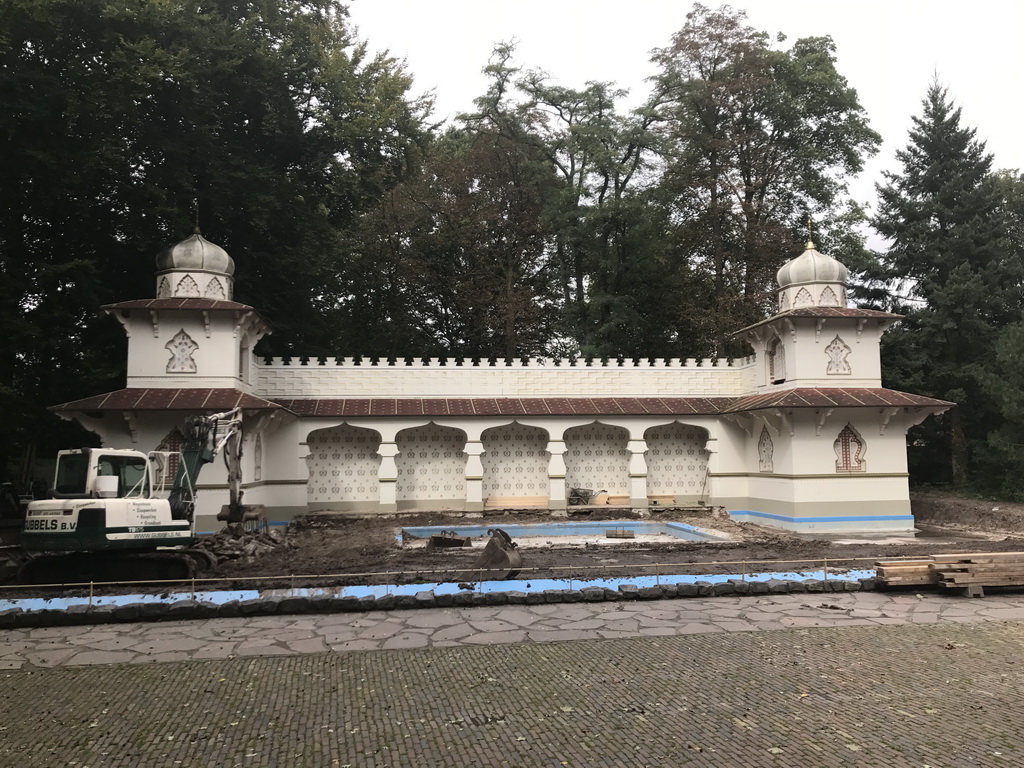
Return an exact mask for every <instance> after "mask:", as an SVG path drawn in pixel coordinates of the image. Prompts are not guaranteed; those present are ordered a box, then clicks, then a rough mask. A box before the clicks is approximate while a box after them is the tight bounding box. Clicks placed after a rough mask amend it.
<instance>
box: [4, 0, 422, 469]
mask: <svg viewBox="0 0 1024 768" xmlns="http://www.w3.org/2000/svg"><path fill="white" fill-rule="evenodd" d="M409 86H410V80H409V78H408V76H407V75H406V74H405V73H404V72H403V71H402V69H401V67H400V66H399V65H397V64H396V63H395V62H394V61H393V60H390V59H388V58H386V57H380V56H378V57H370V56H368V55H367V53H366V49H365V47H364V45H363V44H362V43H360V42H358V41H357V40H355V39H354V38H353V37H352V36H351V34H350V33H349V31H348V29H347V27H346V20H345V11H344V7H343V6H342V5H341V4H340V3H339V2H337V0H302V1H301V2H300V1H299V0H283V2H277V3H268V2H251V1H245V2H228V1H227V0H213V1H212V2H203V3H200V2H198V1H197V0H186V1H185V2H174V3H165V2H160V1H159V0H129V1H128V2H127V3H126V2H112V1H111V0H74V2H72V0H48V1H47V2H35V1H34V0H7V2H4V3H3V4H0V98H2V100H3V103H4V110H3V111H2V113H0V278H2V280H3V284H2V286H0V321H2V322H3V325H4V329H5V334H4V336H3V337H2V339H0V388H2V391H3V392H5V393H6V394H5V397H6V398H10V402H9V403H8V404H9V405H10V406H11V407H12V408H15V409H18V410H19V411H21V412H28V411H29V410H30V409H39V408H41V407H42V406H43V405H44V404H47V405H48V404H53V403H57V402H63V401H66V400H70V399H73V398H75V397H79V396H84V395H87V394H94V393H96V392H97V391H103V390H104V389H111V388H114V387H116V386H117V385H118V384H119V383H120V376H121V375H122V370H121V366H122V365H123V361H124V353H123V343H124V342H123V335H122V332H121V330H120V328H118V327H117V325H116V323H114V322H113V321H110V320H107V319H104V318H101V317H99V316H98V314H97V308H98V307H99V305H101V304H103V303H106V302H110V301H115V300H123V299H128V298H134V297H145V296H151V295H152V293H153V266H152V264H153V263H152V260H151V258H152V256H153V255H155V254H156V252H157V251H158V250H159V248H161V247H162V246H164V245H166V244H168V243H170V242H174V241H176V240H178V239H180V238H181V237H183V236H184V235H185V234H187V232H188V230H189V229H190V224H191V221H192V218H193V216H194V215H195V208H196V205H198V208H199V211H200V212H201V221H202V225H203V227H204V230H205V231H206V232H207V233H209V235H210V237H211V239H213V240H214V241H215V242H217V243H218V244H220V245H222V246H224V247H225V248H226V249H227V250H228V251H229V252H230V253H232V255H233V256H234V258H235V260H236V262H237V264H238V284H237V286H236V296H237V298H239V299H240V300H242V301H248V302H249V303H252V304H255V305H257V306H259V307H260V310H261V311H262V312H263V313H264V314H265V315H266V316H267V317H268V318H269V320H270V322H271V324H272V325H273V326H274V327H275V330H276V331H277V334H276V336H274V337H271V339H270V341H269V343H268V346H267V348H266V349H267V351H270V350H272V349H281V348H288V347H290V346H291V345H293V344H294V345H296V346H299V347H300V348H302V349H303V350H305V351H308V352H314V353H317V352H320V353H324V352H333V349H334V347H335V345H336V344H337V343H338V338H337V336H336V333H335V331H334V329H333V328H332V327H331V325H330V324H329V323H328V324H325V323H324V322H323V319H324V315H325V314H326V315H327V316H328V317H329V316H330V312H331V310H332V309H333V308H334V307H335V305H336V303H337V294H338V292H339V288H340V286H339V280H340V275H341V274H342V273H343V271H344V263H343V260H344V256H345V253H344V250H343V244H344V239H343V233H344V232H345V230H346V228H348V227H350V226H351V225H352V224H353V223H354V221H355V218H356V217H357V216H358V215H359V213H360V212H361V211H363V210H365V209H366V208H368V207H370V206H372V205H373V204H374V203H375V202H376V201H377V200H378V199H379V198H380V197H381V196H382V195H384V194H385V193H386V192H387V191H388V190H389V189H390V188H391V187H393V186H394V185H395V184H397V183H398V182H399V181H401V180H402V179H403V178H404V177H405V176H407V175H408V174H409V173H410V172H411V171H412V170H414V168H415V166H416V163H417V162H418V157H419V154H420V151H419V147H420V145H421V144H422V142H423V140H424V129H423V125H422V121H423V117H424V112H425V109H426V108H427V106H428V105H427V104H426V103H424V102H418V101H415V100H411V99H410V98H409V97H408V96H407V91H408V88H409ZM33 412H34V413H36V416H33V417H31V418H29V419H27V422H26V424H27V426H26V430H27V431H26V433H25V434H23V435H17V434H12V433H11V432H10V431H5V433H4V434H3V436H2V437H0V454H4V453H6V452H7V451H8V450H9V449H10V448H11V446H12V445H13V444H15V443H18V442H21V443H24V442H26V441H27V440H28V439H29V436H30V433H31V432H33V431H34V430H38V429H39V428H40V425H41V424H42V421H41V419H42V418H43V417H42V416H41V415H40V414H41V411H38V410H36V411H33ZM4 458H5V456H4V455H0V465H3V464H5V463H6V462H5V461H4Z"/></svg>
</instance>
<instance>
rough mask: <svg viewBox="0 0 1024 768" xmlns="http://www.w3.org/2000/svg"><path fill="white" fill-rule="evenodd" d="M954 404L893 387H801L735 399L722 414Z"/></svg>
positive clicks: (944, 405)
mask: <svg viewBox="0 0 1024 768" xmlns="http://www.w3.org/2000/svg"><path fill="white" fill-rule="evenodd" d="M953 405H956V403H950V402H947V401H945V400H936V399H934V398H931V397H924V396H923V395H910V394H907V393H906V392H897V391H896V390H894V389H883V388H881V387H878V388H870V389H869V388H857V387H851V388H846V387H843V388H832V387H829V388H824V389H816V388H812V387H800V388H797V389H783V390H775V391H773V392H765V393H764V394H759V395H749V396H748V397H741V398H739V399H737V400H734V401H733V403H732V404H731V405H730V406H729V407H727V408H723V409H722V411H721V412H722V413H742V412H744V411H759V410H763V409H766V408H868V407H873V408H883V407H905V406H906V407H926V408H942V409H945V408H949V407H951V406H953Z"/></svg>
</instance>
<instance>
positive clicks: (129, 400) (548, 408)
mask: <svg viewBox="0 0 1024 768" xmlns="http://www.w3.org/2000/svg"><path fill="white" fill-rule="evenodd" d="M952 405H954V403H949V402H946V401H945V400H936V399H934V398H931V397H924V396H922V395H910V394H907V393H905V392H897V391H895V390H892V389H883V388H871V389H868V388H824V389H815V388H798V389H783V390H775V391H772V392H766V393H763V394H757V395H749V396H747V397H740V398H736V397H606V398H589V397H535V398H513V397H496V398H495V397H467V398H401V399H399V398H341V397H337V398H298V399H294V400H289V399H281V400H274V401H270V400H264V399H263V398H260V397H256V396H255V395H249V394H246V393H244V392H239V391H238V390H235V389H120V390H118V391H116V392H108V393H107V394H105V395H96V396H94V397H87V398H85V399H83V400H75V401H73V402H70V403H64V404H62V405H58V406H55V407H54V408H53V410H55V411H162V410H172V411H188V410H193V411H202V410H227V409H229V408H236V407H240V408H246V409H253V410H255V409H270V408H284V409H287V410H289V411H291V412H292V413H294V414H296V415H297V416H315V417H321V418H335V419H339V418H353V417H359V416H385V417H387V416H645V415H649V414H650V415H659V416H714V415H717V414H720V413H741V412H745V411H757V410H763V409H767V408H858V407H863V408H868V407H904V406H907V407H926V408H942V409H945V408H948V407H950V406H952Z"/></svg>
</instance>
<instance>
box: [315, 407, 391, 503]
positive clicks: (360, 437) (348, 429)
mask: <svg viewBox="0 0 1024 768" xmlns="http://www.w3.org/2000/svg"><path fill="white" fill-rule="evenodd" d="M306 444H307V445H308V447H309V458H308V459H307V465H308V467H309V480H308V482H307V484H306V500H307V502H308V504H309V508H310V509H331V508H335V507H336V508H338V509H352V508H355V507H358V506H362V505H368V504H369V503H372V502H376V501H377V499H378V490H377V468H378V467H379V466H380V457H379V456H378V455H377V448H379V447H380V435H379V434H377V433H376V432H375V431H373V430H372V429H362V428H360V427H353V426H350V425H348V424H341V425H339V426H335V427H328V428H326V429H318V430H316V431H314V432H311V433H310V434H309V436H308V437H307V438H306Z"/></svg>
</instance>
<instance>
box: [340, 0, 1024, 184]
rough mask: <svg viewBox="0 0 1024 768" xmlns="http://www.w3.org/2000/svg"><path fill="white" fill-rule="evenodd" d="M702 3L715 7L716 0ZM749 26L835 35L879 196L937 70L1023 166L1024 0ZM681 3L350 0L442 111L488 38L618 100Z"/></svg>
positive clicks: (750, 1)
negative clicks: (869, 137) (865, 120)
mask: <svg viewBox="0 0 1024 768" xmlns="http://www.w3.org/2000/svg"><path fill="white" fill-rule="evenodd" d="M705 4H706V5H708V6H710V7H712V8H714V7H718V4H717V3H715V2H707V3H705ZM731 5H732V6H733V7H735V8H743V9H745V10H746V11H747V13H748V21H749V24H750V25H751V26H753V27H755V28H756V29H760V30H764V31H766V32H770V33H772V34H774V33H776V32H782V33H784V34H785V35H786V36H787V37H788V38H789V39H790V41H792V40H795V39H796V38H799V37H808V36H818V35H831V36H832V38H833V39H834V40H835V42H836V46H837V57H838V62H837V67H838V70H839V72H840V74H842V75H843V76H845V77H846V78H847V80H848V81H849V82H850V84H851V85H852V86H853V87H854V88H856V89H857V92H858V94H859V95H860V101H861V104H862V105H863V106H864V108H865V109H866V110H867V114H868V117H869V118H870V121H871V125H872V127H873V128H874V129H875V130H876V131H878V132H879V133H880V134H881V135H882V138H883V140H884V142H885V143H884V145H883V147H882V150H881V152H880V153H879V154H878V156H877V157H876V158H875V159H874V160H872V161H871V162H870V163H869V164H868V166H867V169H866V171H865V172H864V174H862V176H861V178H859V179H857V180H855V181H854V182H853V183H852V184H851V188H852V190H853V192H854V195H855V197H856V198H857V199H858V200H859V201H861V202H862V203H869V204H873V203H874V197H875V195H874V182H875V181H877V180H878V179H879V178H880V174H881V171H882V170H883V169H892V168H894V153H895V151H896V150H897V149H898V148H901V147H903V146H905V145H906V142H907V131H908V129H909V127H910V117H911V115H913V114H919V113H920V106H921V99H922V98H923V97H924V94H925V90H926V89H927V87H928V84H929V83H930V81H931V79H932V76H933V73H936V72H937V73H938V76H939V79H940V80H941V81H942V82H943V83H945V84H946V85H948V86H949V90H950V93H951V95H952V96H953V97H954V98H955V99H956V101H957V103H958V104H959V105H960V106H962V107H963V117H964V122H965V123H967V124H968V125H970V126H973V127H976V128H977V129H978V136H979V138H982V139H985V140H986V141H987V143H988V149H989V151H990V152H992V153H993V154H994V155H995V165H996V167H997V168H1018V169H1024V120H1022V118H1024V106H1022V104H1024V40H1022V39H1021V36H1022V32H1024V3H1018V2H1012V0H1003V1H1002V2H1000V1H999V0H973V2H963V1H962V0H961V2H955V3H954V2H950V1H948V0H932V1H931V2H924V1H919V0H859V1H858V2H849V1H848V2H837V1H836V0H813V1H812V0H738V1H737V2H733V3H731ZM691 8H692V3H690V2H669V1H668V0H516V1H515V2H497V0H351V5H350V9H349V10H350V15H351V19H352V21H353V22H354V23H355V25H356V26H357V27H358V28H359V32H360V37H361V38H362V39H364V40H366V41H367V42H368V43H369V45H370V47H371V49H373V50H375V51H380V50H385V49H386V50H389V51H390V52H391V54H392V55H393V56H395V57H396V58H399V59H405V60H406V62H407V64H408V68H409V71H410V72H411V73H412V74H413V76H414V77H415V91H416V92H417V93H418V92H422V91H427V90H430V89H434V91H435V94H436V102H437V110H436V113H437V117H438V118H453V117H454V116H455V115H456V114H457V113H458V112H463V111H468V110H470V109H471V108H472V103H473V99H474V98H475V97H477V96H479V95H480V94H481V93H483V91H484V89H485V88H486V81H485V79H484V77H483V75H482V74H481V72H480V70H481V69H482V68H483V67H484V65H485V64H486V63H487V59H488V57H489V56H490V53H491V50H492V48H493V46H494V44H495V43H496V42H499V41H503V40H505V41H507V40H513V39H514V40H517V41H518V43H519V45H518V49H517V59H518V61H519V62H520V63H521V64H522V65H524V66H525V67H527V68H539V69H543V70H545V71H547V72H548V73H549V74H550V75H551V76H552V78H554V79H556V80H557V81H558V82H560V83H561V84H563V85H566V86H570V87H575V86H581V85H583V83H585V82H586V81H588V80H607V81H614V82H616V83H617V84H619V86H621V87H624V88H628V89H629V90H630V92H631V97H630V99H629V103H628V104H627V106H634V105H635V104H636V103H638V102H639V101H642V100H643V97H644V96H645V95H646V94H647V93H648V85H647V83H645V82H644V81H645V78H647V77H649V76H651V75H652V74H654V68H653V67H652V65H651V64H650V63H649V58H650V56H649V53H650V51H651V49H652V48H658V47H663V46H665V45H667V44H668V41H669V38H670V37H671V35H672V33H673V32H675V31H677V30H679V29H680V28H681V27H682V26H683V24H684V22H685V20H686V14H687V13H688V12H689V11H690V9H691Z"/></svg>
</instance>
